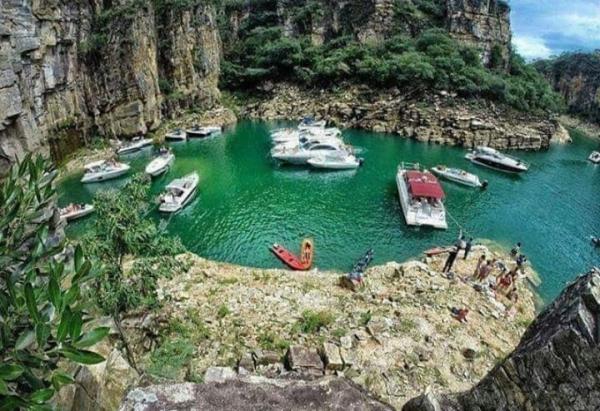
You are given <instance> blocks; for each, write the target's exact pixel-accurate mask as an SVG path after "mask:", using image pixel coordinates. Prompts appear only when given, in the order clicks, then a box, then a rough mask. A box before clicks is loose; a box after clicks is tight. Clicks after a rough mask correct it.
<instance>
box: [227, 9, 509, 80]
mask: <svg viewBox="0 0 600 411" xmlns="http://www.w3.org/2000/svg"><path fill="white" fill-rule="evenodd" d="M265 15H268V16H270V19H271V23H276V24H278V25H279V26H281V27H282V28H283V32H284V34H285V35H287V36H298V35H310V38H311V39H312V42H313V43H314V44H323V43H325V42H327V41H330V40H332V39H334V38H337V37H341V36H348V35H349V36H352V37H354V38H355V39H356V40H358V41H360V42H361V43H380V42H382V41H383V40H385V39H387V38H390V37H391V36H392V35H394V34H398V33H403V34H407V35H412V36H414V35H416V34H418V33H419V32H421V31H422V30H424V29H426V28H431V27H440V28H444V29H446V30H448V32H449V33H450V35H452V36H453V37H455V38H456V39H458V40H460V41H462V42H465V43H467V44H470V45H473V46H475V47H476V48H478V49H479V50H480V51H481V58H482V61H483V62H484V64H485V65H490V64H492V63H494V65H497V66H503V67H504V68H508V63H509V56H510V51H511V45H510V42H511V29H510V9H509V7H508V5H507V3H505V2H504V1H502V0H483V1H482V0H435V1H430V2H423V1H416V0H344V1H334V0H271V1H264V2H246V3H244V5H243V6H242V7H238V8H231V9H229V10H228V17H229V23H230V26H231V31H232V32H233V33H234V34H235V33H237V32H238V31H239V28H240V26H241V25H243V24H244V23H246V24H252V23H251V21H252V20H253V19H259V18H261V16H262V18H263V19H264V16H265ZM263 22H264V21H263ZM231 39H232V40H235V39H236V35H233V36H232V37H231ZM494 60H495V61H494Z"/></svg>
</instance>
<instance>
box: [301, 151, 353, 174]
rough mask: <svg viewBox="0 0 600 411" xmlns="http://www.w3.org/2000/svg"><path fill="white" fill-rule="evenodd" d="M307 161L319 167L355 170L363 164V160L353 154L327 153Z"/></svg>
mask: <svg viewBox="0 0 600 411" xmlns="http://www.w3.org/2000/svg"><path fill="white" fill-rule="evenodd" d="M307 163H308V164H310V165H311V166H312V167H314V168H319V169H327V170H354V169H357V168H358V167H360V166H361V164H362V160H361V159H358V158H356V157H355V156H354V155H352V154H344V155H342V154H333V155H327V154H325V155H320V156H316V157H313V158H310V159H308V161H307Z"/></svg>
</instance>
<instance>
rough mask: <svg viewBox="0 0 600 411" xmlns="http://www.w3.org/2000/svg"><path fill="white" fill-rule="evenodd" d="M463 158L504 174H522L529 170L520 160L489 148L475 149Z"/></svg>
mask: <svg viewBox="0 0 600 411" xmlns="http://www.w3.org/2000/svg"><path fill="white" fill-rule="evenodd" d="M465 158H466V159H467V160H469V161H471V162H472V163H474V164H478V165H481V166H484V167H489V168H493V169H494V170H498V171H503V172H505V173H522V172H525V171H527V170H529V165H527V164H526V163H525V162H523V161H522V160H520V159H518V158H515V157H511V156H509V155H506V154H502V153H501V152H499V151H497V150H494V149H493V148H490V147H477V148H476V149H475V150H473V151H472V152H470V153H468V154H467V155H466V156H465Z"/></svg>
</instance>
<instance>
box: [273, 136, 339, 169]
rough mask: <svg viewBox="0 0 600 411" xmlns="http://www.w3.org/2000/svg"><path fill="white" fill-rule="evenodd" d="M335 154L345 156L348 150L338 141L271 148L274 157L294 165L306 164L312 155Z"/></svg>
mask: <svg viewBox="0 0 600 411" xmlns="http://www.w3.org/2000/svg"><path fill="white" fill-rule="evenodd" d="M336 154H337V155H341V156H347V155H348V154H349V151H348V149H347V148H346V147H344V146H343V145H341V144H339V143H327V142H323V143H321V142H319V143H307V144H302V145H300V146H297V147H294V148H289V147H286V146H280V147H275V148H274V149H272V150H271V156H272V157H273V158H274V159H276V160H279V161H283V162H285V163H290V164H295V165H303V164H307V162H308V160H309V159H311V158H314V157H320V156H325V155H336Z"/></svg>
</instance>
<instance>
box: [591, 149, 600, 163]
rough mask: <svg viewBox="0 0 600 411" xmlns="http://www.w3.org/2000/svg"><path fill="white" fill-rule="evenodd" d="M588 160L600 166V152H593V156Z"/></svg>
mask: <svg viewBox="0 0 600 411" xmlns="http://www.w3.org/2000/svg"><path fill="white" fill-rule="evenodd" d="M588 160H590V161H591V162H592V163H594V164H600V151H592V154H590V156H589V157H588Z"/></svg>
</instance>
